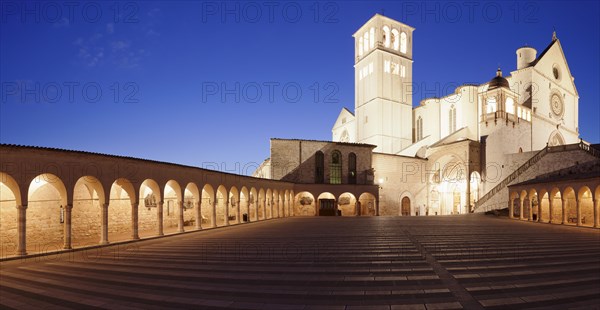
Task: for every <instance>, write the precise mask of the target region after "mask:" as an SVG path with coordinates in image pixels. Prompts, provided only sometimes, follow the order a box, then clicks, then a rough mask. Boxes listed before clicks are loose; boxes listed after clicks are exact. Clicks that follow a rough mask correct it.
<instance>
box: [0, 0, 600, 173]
mask: <svg viewBox="0 0 600 310" xmlns="http://www.w3.org/2000/svg"><path fill="white" fill-rule="evenodd" d="M0 3H1V7H0V18H1V21H0V80H1V86H2V88H1V96H2V99H1V100H2V102H1V103H0V140H1V142H2V143H11V144H22V145H34V146H45V147H56V148H64V149H73V150H83V151H90V152H100V153H108V154H115V155H124V156H133V157H140V158H147V159H153V160H160V161H167V162H173V163H180V164H186V165H193V166H199V167H207V168H212V169H219V170H223V171H229V172H235V173H243V174H248V173H251V172H252V171H253V170H254V169H255V168H256V166H257V165H258V164H259V163H260V162H262V161H263V160H264V159H265V158H267V157H268V156H269V139H270V138H272V137H279V138H302V139H317V140H330V139H331V127H332V125H333V123H334V121H335V120H336V117H337V115H338V113H339V112H340V110H341V109H342V108H343V107H347V108H349V109H350V110H353V107H354V72H353V70H354V68H353V65H354V60H353V58H354V41H353V38H352V34H353V33H354V32H355V31H356V30H357V29H358V28H359V27H360V26H361V25H362V24H363V23H365V22H366V21H367V20H369V18H371V17H372V16H373V15H374V14H375V13H382V12H383V13H384V15H386V16H389V17H391V18H393V19H396V20H399V21H401V22H403V23H406V24H408V25H410V26H413V27H415V28H416V30H415V32H414V39H413V40H414V49H413V54H414V64H413V70H414V74H413V82H414V83H415V85H416V86H417V90H416V92H415V95H414V100H413V102H414V104H418V102H419V101H420V100H421V99H423V98H427V97H433V96H444V95H446V94H449V93H451V92H453V91H454V88H455V87H456V86H457V85H459V84H463V83H484V82H487V81H488V80H490V79H491V78H492V77H493V76H494V75H495V71H496V68H497V66H498V65H500V66H501V67H502V69H503V71H504V72H505V74H508V73H509V72H510V71H513V70H515V68H516V55H515V50H516V49H517V48H519V47H520V46H523V45H525V44H528V45H530V46H533V47H535V48H536V49H537V50H538V53H539V52H541V51H542V50H543V49H544V48H545V47H546V46H547V45H548V44H549V43H550V41H551V37H552V31H553V29H556V32H557V34H558V38H559V39H560V41H561V44H562V46H563V49H564V52H565V55H566V57H567V60H568V64H569V66H570V70H571V73H572V74H573V75H574V76H575V83H576V86H577V90H578V92H579V96H580V99H579V126H580V133H581V136H582V138H584V139H585V140H588V141H591V142H594V143H598V142H599V140H600V127H599V126H600V125H599V122H598V119H599V118H600V109H599V103H600V90H599V89H600V88H599V87H598V86H599V85H600V81H599V72H600V57H599V55H600V48H599V42H600V40H599V38H600V33H599V32H600V22H599V20H600V19H599V16H600V5H599V4H598V2H597V1H528V2H517V1H495V2H494V1H488V2H480V3H479V2H461V1H459V2H432V1H427V2H422V1H394V2H392V1H384V2H376V1H364V2H362V1H352V2H314V1H301V2H279V3H275V2H261V1H258V2H231V1H227V2H221V1H208V2H199V1H141V2H124V1H123V2H122V1H97V2H95V1H87V2H79V3H77V2H60V1H45V2H22V1H7V0H2V1H1V2H0Z"/></svg>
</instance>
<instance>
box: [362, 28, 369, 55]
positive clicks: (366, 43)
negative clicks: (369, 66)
mask: <svg viewBox="0 0 600 310" xmlns="http://www.w3.org/2000/svg"><path fill="white" fill-rule="evenodd" d="M367 51H369V33H368V32H365V35H364V44H363V52H365V53H366V52H367Z"/></svg>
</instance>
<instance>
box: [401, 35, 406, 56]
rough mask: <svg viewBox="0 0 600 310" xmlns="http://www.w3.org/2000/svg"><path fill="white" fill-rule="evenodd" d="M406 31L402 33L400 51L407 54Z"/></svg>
mask: <svg viewBox="0 0 600 310" xmlns="http://www.w3.org/2000/svg"><path fill="white" fill-rule="evenodd" d="M406 44H407V43H406V32H402V33H401V34H400V52H401V53H404V54H406Z"/></svg>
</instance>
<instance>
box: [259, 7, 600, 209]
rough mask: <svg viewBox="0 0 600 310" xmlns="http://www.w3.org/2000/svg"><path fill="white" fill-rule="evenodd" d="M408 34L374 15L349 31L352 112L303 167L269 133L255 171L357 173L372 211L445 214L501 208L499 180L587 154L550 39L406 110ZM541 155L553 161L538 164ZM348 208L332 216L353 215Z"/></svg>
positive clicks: (328, 177)
mask: <svg viewBox="0 0 600 310" xmlns="http://www.w3.org/2000/svg"><path fill="white" fill-rule="evenodd" d="M414 30H415V29H414V28H413V27H411V26H409V25H406V24H403V23H401V22H398V21H396V20H393V19H391V18H389V17H386V16H382V15H379V14H376V15H375V16H373V17H372V18H371V19H370V20H369V21H367V22H366V23H365V24H364V25H363V26H362V27H360V28H359V29H358V30H357V31H356V32H355V33H354V35H353V37H354V40H355V55H354V56H355V57H354V59H355V63H354V67H355V102H354V111H351V110H350V109H347V108H343V109H342V111H341V112H340V114H339V116H338V118H337V120H336V121H335V123H334V125H333V128H332V141H330V142H328V143H326V142H325V141H321V143H322V144H323V150H314V152H315V154H316V155H315V156H306V157H305V160H304V161H303V162H298V161H297V158H296V159H294V160H291V159H290V158H289V157H286V156H280V155H281V154H285V153H286V151H285V150H289V149H290V147H291V144H290V143H282V142H285V141H286V140H285V139H272V140H271V157H270V158H269V159H267V160H266V161H265V162H264V163H263V165H262V166H261V167H260V168H259V169H258V170H257V171H256V173H255V176H259V177H265V178H272V179H278V180H289V181H292V182H299V183H304V182H306V183H316V184H319V183H322V184H353V183H355V182H356V177H357V176H359V177H362V180H363V181H364V182H365V183H369V182H371V184H375V185H378V187H379V197H378V199H377V206H376V207H377V208H376V209H377V212H376V213H377V214H379V215H450V214H462V213H469V212H482V211H488V210H491V209H503V208H507V206H508V201H509V198H508V188H507V186H508V185H509V184H511V183H514V182H516V181H523V180H524V179H523V178H525V179H526V178H533V177H535V176H536V174H543V173H549V172H551V171H553V170H556V169H563V168H566V167H568V166H571V165H574V164H576V163H580V162H586V161H594V160H598V158H597V157H596V156H594V154H592V153H591V152H590V151H589V147H588V144H587V143H585V142H583V141H582V140H581V139H580V137H579V128H578V121H579V120H578V113H579V107H578V105H579V95H578V93H577V88H576V87H575V83H574V80H575V79H574V77H573V76H572V74H571V72H570V70H569V66H568V64H567V60H566V57H565V55H564V52H563V49H562V47H561V44H560V40H559V39H558V38H557V37H556V34H553V35H552V38H551V41H550V43H549V44H548V46H547V47H546V48H545V49H544V50H543V51H542V52H540V53H538V52H537V50H536V49H535V48H533V47H529V46H524V47H521V48H518V49H517V50H516V68H515V69H514V70H513V71H510V73H509V74H507V73H506V71H505V72H503V71H502V70H501V68H498V69H497V71H496V72H495V73H494V72H490V76H491V77H492V78H491V80H490V81H488V82H485V83H482V84H465V85H461V86H459V87H457V88H456V89H455V91H454V93H452V94H449V95H447V96H444V97H442V98H428V99H424V100H422V101H421V102H420V103H419V104H418V106H416V107H414V106H413V97H412V96H413V93H412V86H413V84H412V75H413V66H412V65H413V32H414ZM295 141H302V140H295ZM578 144H581V145H582V147H578V148H575V149H574V148H560V147H559V146H566V145H578ZM341 149H345V150H346V151H343V152H342V151H340V150H341ZM549 149H551V150H552V152H548V150H549ZM542 150H545V152H543V154H550V153H552V154H554V155H556V154H559V153H560V154H559V155H556V156H558V157H557V158H559V159H558V160H557V159H552V160H551V159H550V157H552V156H554V155H552V156H550V155H548V156H546V157H545V158H543V159H537V158H538V157H540V158H541V157H544V156H540V155H539V154H540V152H541V151H542ZM586 150H587V151H586ZM366 151H368V154H365V152H366ZM317 152H320V154H317ZM351 154H354V155H351ZM356 154H361V156H359V157H358V158H359V161H358V162H357V157H356ZM340 155H342V156H341V157H340ZM536 155H537V157H536ZM366 157H368V158H366ZM534 159H536V160H534ZM333 162H336V164H333ZM336 165H338V166H339V167H340V168H339V169H341V171H343V172H344V174H343V175H342V177H341V178H339V177H338V175H339V172H336V171H337V170H336V169H337V168H336V167H337V166H336ZM357 166H358V167H360V169H358V168H357ZM299 167H304V168H302V169H299ZM307 167H308V168H307ZM319 169H321V170H319ZM357 169H358V170H357ZM299 171H303V172H304V174H305V175H304V177H299V176H298V173H299ZM311 171H312V172H311ZM319 171H320V172H319ZM532 171H534V172H532ZM319 173H320V174H322V175H320V176H319V177H315V174H319ZM353 174H354V176H353ZM301 198H302V197H299V198H297V200H299V199H301ZM317 200H318V199H317ZM358 205H359V206H357V207H355V208H354V211H353V212H351V211H349V210H347V211H346V212H342V213H345V214H348V215H360V214H361V212H360V208H361V206H360V203H359V204H358ZM315 208H317V209H319V205H318V202H317V205H316V206H315ZM363 214H364V213H363Z"/></svg>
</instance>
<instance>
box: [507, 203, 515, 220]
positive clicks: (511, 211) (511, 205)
mask: <svg viewBox="0 0 600 310" xmlns="http://www.w3.org/2000/svg"><path fill="white" fill-rule="evenodd" d="M508 217H509V218H511V219H512V218H515V200H514V199H510V200H509V201H508Z"/></svg>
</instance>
